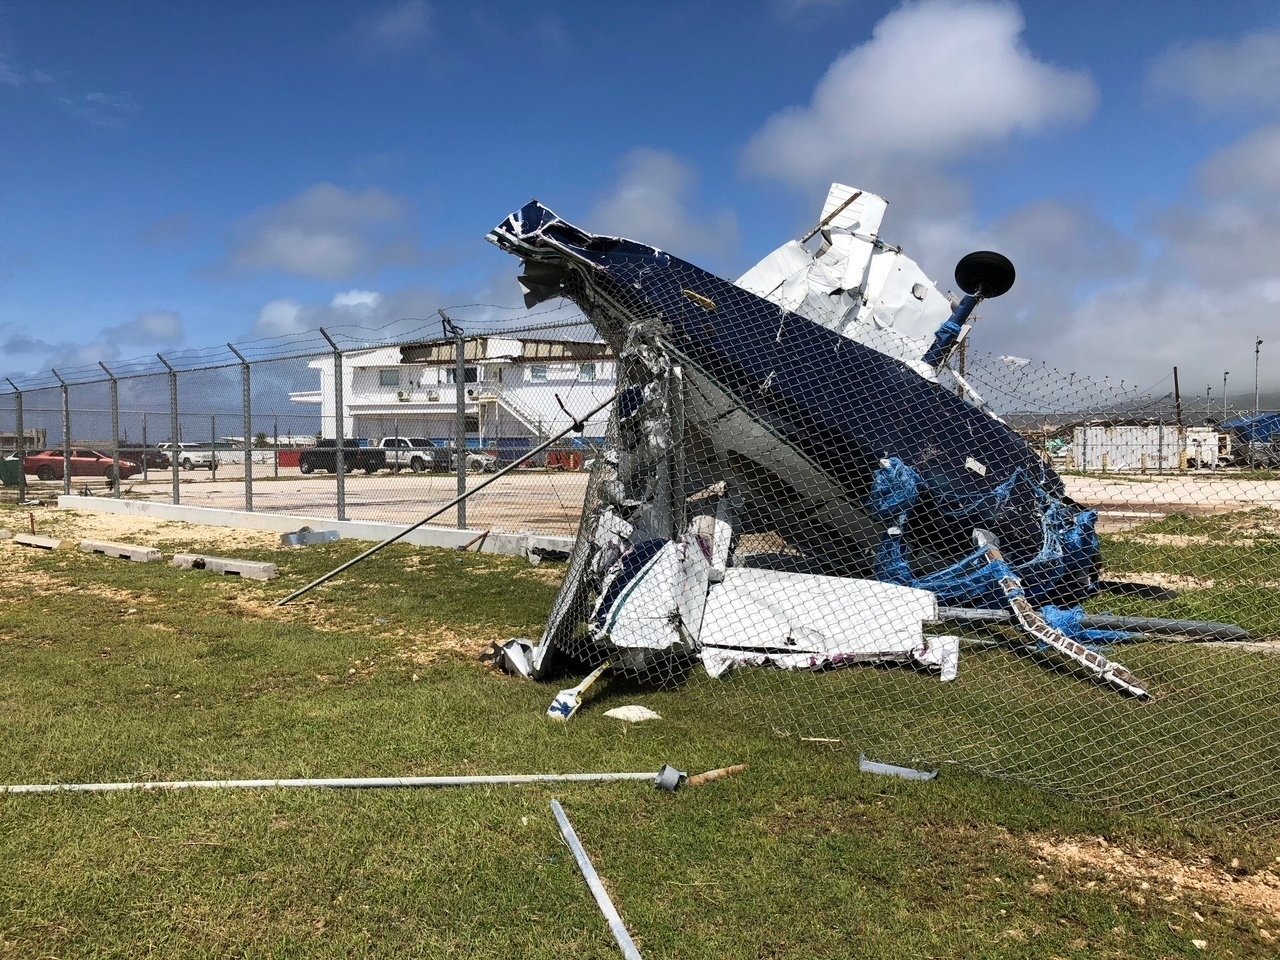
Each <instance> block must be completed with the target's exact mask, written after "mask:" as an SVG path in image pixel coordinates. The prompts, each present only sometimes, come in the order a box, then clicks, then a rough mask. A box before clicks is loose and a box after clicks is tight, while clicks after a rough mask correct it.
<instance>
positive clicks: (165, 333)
mask: <svg viewBox="0 0 1280 960" xmlns="http://www.w3.org/2000/svg"><path fill="white" fill-rule="evenodd" d="M103 337H104V338H105V339H106V340H107V341H108V342H110V343H113V344H116V345H118V346H121V347H141V346H151V345H155V346H169V347H171V346H176V345H177V344H180V343H182V341H183V340H184V339H186V331H185V330H184V329H183V325H182V317H181V316H180V315H179V314H178V313H176V312H174V311H173V310H152V311H149V312H147V313H140V314H138V316H137V317H136V318H135V319H133V320H130V321H129V322H128V323H122V324H119V325H118V326H114V327H107V328H106V329H105V330H104V331H103Z"/></svg>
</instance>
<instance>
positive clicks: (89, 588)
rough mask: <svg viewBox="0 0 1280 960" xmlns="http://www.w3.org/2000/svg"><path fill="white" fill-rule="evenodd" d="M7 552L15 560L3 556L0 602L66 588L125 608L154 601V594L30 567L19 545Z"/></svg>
mask: <svg viewBox="0 0 1280 960" xmlns="http://www.w3.org/2000/svg"><path fill="white" fill-rule="evenodd" d="M10 552H13V553H15V554H16V558H18V562H16V563H10V561H9V557H7V556H6V557H5V561H4V562H5V565H6V567H7V569H8V573H7V574H6V575H5V580H4V586H5V589H4V592H3V593H2V594H0V603H29V602H30V601H31V599H32V598H33V597H38V596H41V595H47V594H51V593H66V592H68V591H70V590H74V591H75V592H76V593H87V594H89V595H90V596H92V597H100V598H101V599H103V600H111V601H112V602H114V603H119V604H121V605H122V606H127V607H136V606H140V605H145V604H151V603H155V602H156V598H155V597H154V596H152V595H151V594H149V593H143V592H142V591H139V590H118V589H116V588H115V587H108V586H106V585H105V584H102V583H94V582H89V581H84V580H79V579H72V578H70V577H61V576H57V575H55V574H51V573H47V572H45V571H43V570H32V569H30V568H29V567H28V565H27V564H26V563H25V562H24V560H23V559H21V558H23V556H24V554H25V553H26V551H25V550H23V548H21V547H17V548H13V547H10V548H7V549H6V550H5V551H4V553H6V554H7V553H10Z"/></svg>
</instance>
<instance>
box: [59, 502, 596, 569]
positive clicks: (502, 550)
mask: <svg viewBox="0 0 1280 960" xmlns="http://www.w3.org/2000/svg"><path fill="white" fill-rule="evenodd" d="M58 507H59V508H60V509H63V510H84V511H86V512H88V513H114V514H120V515H122V516H133V517H151V518H153V519H156V520H178V521H181V522H183V523H198V524H203V525H205V526H210V527H236V528H239V529H242V530H273V531H275V532H276V533H294V532H296V531H297V530H298V528H299V527H303V526H307V527H310V528H311V529H312V530H316V531H321V530H336V531H337V532H338V533H339V534H340V535H341V536H342V538H343V539H344V540H373V541H375V542H376V541H381V540H385V539H387V538H388V537H390V536H393V535H395V534H396V533H399V532H400V531H401V530H403V529H404V528H405V527H406V526H408V524H396V523H380V522H377V521H372V520H332V519H327V518H325V517H304V516H299V515H297V514H289V513H249V512H247V511H244V510H220V509H217V508H215V507H189V506H186V505H185V504H184V505H180V506H174V505H173V504H171V503H156V502H154V501H150V500H116V499H115V498H114V497H78V496H69V497H68V496H60V497H58ZM481 532H483V531H481V530H459V529H457V528H456V527H432V526H426V527H419V528H418V529H417V530H415V531H413V533H410V534H409V535H407V536H406V537H404V539H403V540H401V543H411V544H413V545H415V546H419V547H462V546H465V545H466V544H468V543H470V542H472V541H473V540H475V538H476V537H477V536H478V535H479V534H480V533H481ZM573 544H574V538H573V537H553V536H543V535H541V534H533V533H491V534H489V536H488V537H486V538H485V541H484V543H483V544H482V545H481V552H482V553H498V554H506V555H507V556H515V557H526V556H528V555H529V551H531V550H533V549H535V548H540V549H543V550H556V551H567V552H571V551H572V550H573Z"/></svg>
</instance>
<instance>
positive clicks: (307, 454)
mask: <svg viewBox="0 0 1280 960" xmlns="http://www.w3.org/2000/svg"><path fill="white" fill-rule="evenodd" d="M342 463H343V471H344V472H345V473H355V472H356V471H357V470H363V471H364V472H365V473H377V472H378V471H379V470H385V469H386V467H387V454H386V451H385V450H381V449H379V448H377V447H362V446H360V441H359V440H356V439H355V438H354V437H353V438H351V439H348V440H343V441H342ZM298 469H299V470H301V471H302V472H303V473H314V472H315V471H316V470H328V471H329V472H330V473H337V472H338V441H337V440H317V441H316V445H315V446H314V447H311V448H309V449H307V450H303V451H302V456H301V458H300V459H299V460H298Z"/></svg>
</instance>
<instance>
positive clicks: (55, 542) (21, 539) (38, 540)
mask: <svg viewBox="0 0 1280 960" xmlns="http://www.w3.org/2000/svg"><path fill="white" fill-rule="evenodd" d="M13 542H14V543H17V544H20V545H22V546H24V547H38V548H39V549H41V550H59V549H61V547H62V541H61V540H59V539H58V538H57V537H42V536H40V535H39V534H38V533H19V534H16V535H15V536H14V538H13Z"/></svg>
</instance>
